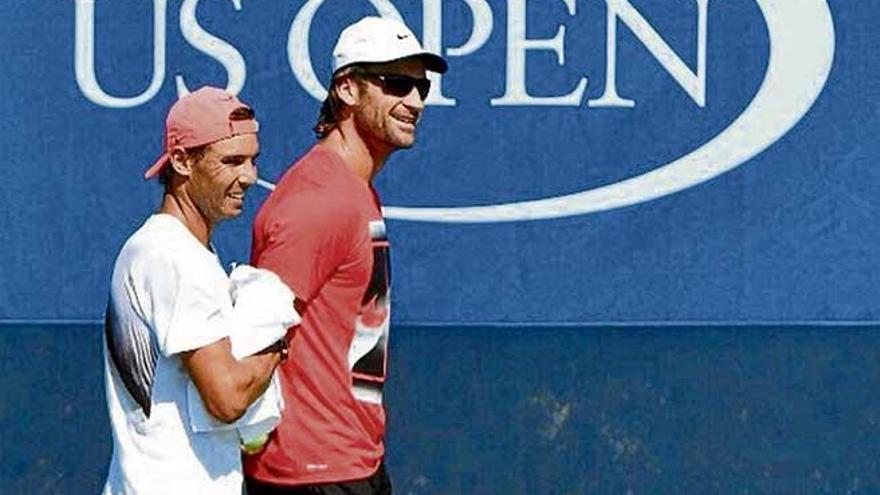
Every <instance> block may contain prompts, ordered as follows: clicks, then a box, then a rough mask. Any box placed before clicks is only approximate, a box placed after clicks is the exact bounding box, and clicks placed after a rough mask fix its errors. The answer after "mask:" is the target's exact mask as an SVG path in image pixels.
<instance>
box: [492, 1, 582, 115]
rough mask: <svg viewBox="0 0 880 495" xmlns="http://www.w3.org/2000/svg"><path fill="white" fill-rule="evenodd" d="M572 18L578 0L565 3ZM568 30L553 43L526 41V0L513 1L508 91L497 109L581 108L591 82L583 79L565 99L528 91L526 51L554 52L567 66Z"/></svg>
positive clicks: (509, 20) (510, 5)
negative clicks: (526, 107)
mask: <svg viewBox="0 0 880 495" xmlns="http://www.w3.org/2000/svg"><path fill="white" fill-rule="evenodd" d="M564 1H565V5H566V7H568V13H569V15H572V16H573V15H574V14H575V0H564ZM564 37H565V26H559V30H558V31H557V32H556V36H554V37H553V38H550V39H528V38H526V0H509V2H508V4H507V91H506V92H505V93H504V96H502V97H500V98H493V99H492V100H491V104H492V105H493V106H494V105H528V104H531V105H557V106H564V105H571V106H578V105H580V103H581V100H582V98H583V95H584V91H585V90H586V89H587V78H585V77H583V78H581V80H580V82H578V85H577V87H576V88H575V90H574V91H572V92H571V93H569V94H567V95H565V96H545V97H537V96H531V95H529V94H528V92H527V90H526V51H528V50H538V49H541V50H552V51H554V52H556V61H557V63H558V64H559V65H560V66H562V65H565V49H564V46H563V38H564Z"/></svg>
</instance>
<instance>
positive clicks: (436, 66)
mask: <svg viewBox="0 0 880 495" xmlns="http://www.w3.org/2000/svg"><path fill="white" fill-rule="evenodd" d="M413 56H414V57H418V58H420V59H422V61H423V62H425V68H426V69H428V70H429V71H431V72H437V73H438V74H443V73H445V72H446V71H447V70H449V65H447V64H446V60H443V57H441V56H440V55H435V54H433V53H431V52H423V53H420V54H418V55H413Z"/></svg>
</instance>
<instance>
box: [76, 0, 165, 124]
mask: <svg viewBox="0 0 880 495" xmlns="http://www.w3.org/2000/svg"><path fill="white" fill-rule="evenodd" d="M166 10H167V0H153V79H152V80H151V81H150V85H149V87H147V89H146V90H145V91H144V92H143V93H141V94H139V95H137V96H133V97H119V96H111V95H109V94H107V93H106V92H105V91H104V90H103V89H101V85H100V84H99V83H98V78H97V76H96V75H95V0H76V33H75V36H76V41H75V43H76V48H75V54H74V65H75V68H74V70H75V73H76V84H77V85H78V86H79V89H80V91H82V93H83V95H85V97H86V98H88V99H89V100H90V101H92V102H93V103H96V104H98V105H101V106H103V107H110V108H130V107H136V106H138V105H141V104H143V103H145V102H147V101H150V99H152V98H153V97H154V96H156V93H158V92H159V89H160V88H161V87H162V83H163V82H164V81H165V12H166Z"/></svg>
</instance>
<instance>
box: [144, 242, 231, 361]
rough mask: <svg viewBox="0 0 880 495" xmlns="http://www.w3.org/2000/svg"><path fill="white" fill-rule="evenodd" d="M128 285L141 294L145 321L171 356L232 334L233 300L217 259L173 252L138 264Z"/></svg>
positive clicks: (164, 350) (161, 348)
mask: <svg viewBox="0 0 880 495" xmlns="http://www.w3.org/2000/svg"><path fill="white" fill-rule="evenodd" d="M138 272H139V273H137V274H135V273H133V276H135V277H136V278H140V279H141V280H142V283H141V284H137V283H135V284H132V286H133V287H138V288H139V289H140V291H141V292H142V293H143V294H142V295H136V296H135V297H134V298H133V299H136V300H139V301H141V303H142V305H143V311H144V313H145V316H146V320H147V322H148V324H149V325H150V327H151V328H152V329H153V331H154V332H155V333H156V338H157V342H158V345H159V350H160V352H161V353H162V354H163V355H165V356H170V355H173V354H177V353H180V352H184V351H190V350H194V349H198V348H200V347H204V346H206V345H208V344H212V343H214V342H216V341H218V340H220V339H222V338H224V337H228V336H229V334H230V321H231V315H232V300H231V297H230V295H229V279H228V277H227V276H226V273H225V272H224V271H223V268H222V267H221V266H220V264H219V263H218V262H216V260H212V259H209V258H208V257H207V256H203V257H192V256H190V257H187V256H186V255H185V254H184V253H180V252H178V253H174V254H173V255H166V256H161V257H152V258H149V259H147V260H145V261H144V263H142V264H140V265H139V266H138Z"/></svg>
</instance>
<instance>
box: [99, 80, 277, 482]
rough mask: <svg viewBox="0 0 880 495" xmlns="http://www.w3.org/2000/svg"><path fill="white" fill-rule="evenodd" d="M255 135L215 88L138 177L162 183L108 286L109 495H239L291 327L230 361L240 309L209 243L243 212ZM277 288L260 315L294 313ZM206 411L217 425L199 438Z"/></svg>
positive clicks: (248, 120) (201, 95) (191, 98)
mask: <svg viewBox="0 0 880 495" xmlns="http://www.w3.org/2000/svg"><path fill="white" fill-rule="evenodd" d="M257 131H258V124H257V121H256V120H255V119H254V113H253V111H252V110H251V109H250V108H249V107H248V106H247V105H245V104H243V103H242V102H241V101H239V100H238V98H236V97H235V96H234V95H231V94H229V93H227V92H226V91H223V90H220V89H217V88H211V87H205V88H202V89H200V90H198V91H195V92H194V93H192V94H189V95H187V96H184V97H183V98H181V99H180V100H179V101H177V102H176V103H175V104H174V105H173V106H172V107H171V110H170V111H169V112H168V117H167V120H166V127H165V151H164V153H163V154H162V156H161V157H160V158H159V160H158V161H157V162H156V163H155V164H154V165H153V166H152V167H150V168H149V169H148V170H147V172H146V174H145V177H146V178H151V177H155V176H158V177H159V178H160V181H161V182H162V184H163V185H164V189H165V191H164V195H163V198H162V204H161V206H160V207H159V210H158V212H157V213H155V214H153V215H152V216H150V217H149V218H148V219H147V220H146V222H145V223H144V224H143V226H142V227H141V228H140V229H138V230H137V231H136V232H135V233H134V234H133V235H132V236H131V237H130V238H129V239H128V241H127V242H126V243H125V245H124V246H123V248H122V250H121V252H120V253H119V256H118V258H117V259H116V263H115V265H114V269H113V277H112V281H111V288H110V300H109V303H108V306H107V315H106V321H105V334H104V338H105V344H106V345H105V353H104V356H105V358H104V363H105V366H104V368H105V382H106V388H107V390H106V394H107V407H108V411H109V415H110V422H111V426H112V431H113V457H112V460H111V463H110V468H109V472H108V477H107V482H106V485H105V487H104V493H105V494H121V493H125V494H152V493H155V494H168V493H210V494H230V495H232V494H235V495H240V494H241V493H242V481H243V480H242V472H241V459H240V449H239V443H240V441H239V433H238V431H237V427H236V425H235V422H236V421H237V420H238V419H239V418H240V417H242V416H243V415H244V414H245V413H246V411H247V409H248V407H249V406H250V405H251V404H252V403H254V402H255V401H256V400H258V399H259V398H260V397H261V396H262V394H263V392H264V390H265V389H266V387H267V385H268V384H269V383H270V379H271V377H272V375H273V372H274V370H275V367H276V366H277V365H278V364H279V363H280V362H281V361H282V360H283V359H284V358H285V357H286V353H287V348H286V345H284V344H283V342H284V341H283V339H281V340H280V341H279V340H278V339H279V338H280V337H281V336H283V335H284V332H285V331H286V326H282V328H281V331H280V333H278V335H277V336H274V337H270V340H269V341H268V342H267V343H266V345H264V344H263V343H260V344H259V345H260V347H259V349H262V351H260V352H255V353H254V354H253V355H250V356H248V357H244V358H242V359H236V358H235V357H233V350H232V347H231V344H230V338H229V337H230V336H231V335H232V332H233V331H234V330H235V329H236V328H239V327H241V326H242V325H243V323H242V321H243V320H242V319H241V318H240V316H241V315H240V314H239V313H240V311H236V310H237V309H239V308H240V307H241V305H240V304H239V303H240V302H241V301H236V303H235V305H233V301H232V297H231V296H230V289H231V283H230V279H229V277H228V276H227V274H226V272H225V271H224V269H223V267H222V265H221V264H220V262H219V260H218V258H217V255H216V254H215V253H214V251H213V249H212V246H211V243H210V239H211V233H212V231H213V230H214V227H215V226H216V225H217V223H218V222H220V221H223V220H226V219H228V218H232V217H235V216H237V215H239V214H240V213H241V211H242V201H243V199H244V194H245V191H246V190H247V189H248V188H249V187H250V186H251V184H253V182H254V181H255V179H256V166H255V164H254V160H255V158H256V157H257V154H258V153H259V142H258V140H257ZM275 278H276V280H277V277H275ZM277 285H278V287H271V289H272V290H275V292H274V293H273V294H276V293H277V294H281V296H280V301H281V302H280V303H278V304H276V306H275V307H271V306H269V305H266V306H265V307H264V309H265V311H266V312H273V311H274V312H275V313H277V314H281V313H284V311H285V310H286V311H292V305H293V295H292V293H290V292H289V290H288V289H287V288H286V287H284V286H283V284H281V282H280V281H278V282H277ZM284 291H287V296H286V299H285V296H284ZM266 299H270V298H266ZM285 301H286V302H285ZM285 305H286V308H285ZM272 342H275V343H274V344H272ZM259 349H257V351H259ZM203 410H207V415H210V416H211V417H210V418H209V421H210V422H213V423H212V424H211V425H210V427H209V428H203V429H201V430H197V429H195V427H194V426H195V424H196V423H195V419H196V416H197V414H195V413H198V412H200V411H203ZM214 423H216V424H214Z"/></svg>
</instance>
